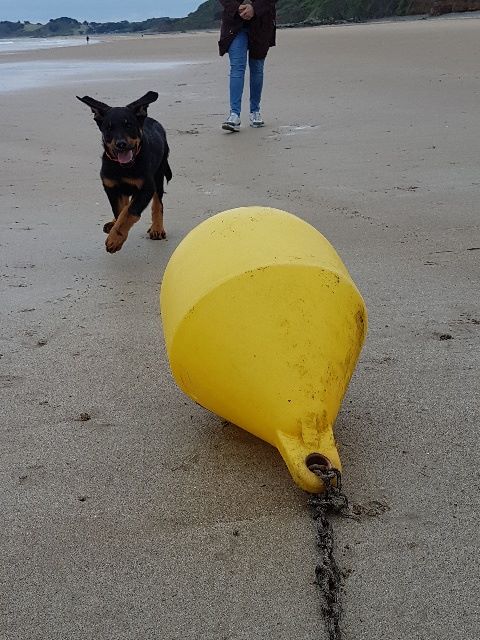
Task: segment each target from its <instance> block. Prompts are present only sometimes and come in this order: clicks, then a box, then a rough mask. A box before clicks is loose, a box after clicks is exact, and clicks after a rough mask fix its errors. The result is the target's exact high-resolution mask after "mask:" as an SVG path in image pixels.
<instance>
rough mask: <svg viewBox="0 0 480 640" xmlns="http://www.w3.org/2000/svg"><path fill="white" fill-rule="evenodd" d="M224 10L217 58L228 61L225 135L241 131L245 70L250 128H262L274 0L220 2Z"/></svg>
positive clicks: (272, 32)
mask: <svg viewBox="0 0 480 640" xmlns="http://www.w3.org/2000/svg"><path fill="white" fill-rule="evenodd" d="M220 4H221V5H222V6H223V14H222V24H221V29H220V40H219V42H218V47H219V52H220V55H221V56H223V55H224V54H225V53H227V52H228V56H229V58H230V116H229V117H228V118H227V119H226V120H225V121H224V122H223V123H222V129H225V130H226V131H239V130H240V124H241V121H240V114H241V110H242V95H243V87H244V81H245V70H246V67H247V54H248V65H249V69H250V126H251V127H263V125H264V121H263V118H262V115H261V111H260V102H261V98H262V90H263V70H264V64H265V58H266V57H267V53H268V50H269V48H270V47H273V46H275V35H276V23H275V19H276V10H275V5H276V0H242V1H241V2H237V1H235V0H220Z"/></svg>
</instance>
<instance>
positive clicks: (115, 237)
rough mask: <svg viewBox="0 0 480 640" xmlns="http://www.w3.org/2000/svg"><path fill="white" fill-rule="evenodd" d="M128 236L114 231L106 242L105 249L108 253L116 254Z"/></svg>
mask: <svg viewBox="0 0 480 640" xmlns="http://www.w3.org/2000/svg"><path fill="white" fill-rule="evenodd" d="M126 239H127V238H126V236H124V235H122V234H121V233H119V232H118V231H117V230H116V229H112V230H111V231H110V233H109V234H108V237H107V239H106V240H105V248H106V249H107V251H108V253H116V252H117V251H120V249H121V248H122V247H123V243H124V242H125V240H126Z"/></svg>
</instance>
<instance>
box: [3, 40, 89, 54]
mask: <svg viewBox="0 0 480 640" xmlns="http://www.w3.org/2000/svg"><path fill="white" fill-rule="evenodd" d="M96 42H101V41H100V40H98V39H92V38H91V39H90V44H95V43H96ZM81 44H84V45H85V46H86V45H87V43H86V40H85V38H84V37H83V36H82V37H70V38H12V39H11V40H8V39H6V38H3V39H2V38H0V55H2V54H9V53H16V52H18V51H34V50H35V49H56V48H58V47H77V46H79V45H81Z"/></svg>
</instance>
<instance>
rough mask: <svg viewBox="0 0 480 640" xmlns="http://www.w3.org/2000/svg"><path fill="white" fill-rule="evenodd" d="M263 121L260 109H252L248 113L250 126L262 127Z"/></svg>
mask: <svg viewBox="0 0 480 640" xmlns="http://www.w3.org/2000/svg"><path fill="white" fill-rule="evenodd" d="M264 124H265V122H264V121H263V118H262V114H261V113H260V111H252V113H251V114H250V126H251V127H263V125H264Z"/></svg>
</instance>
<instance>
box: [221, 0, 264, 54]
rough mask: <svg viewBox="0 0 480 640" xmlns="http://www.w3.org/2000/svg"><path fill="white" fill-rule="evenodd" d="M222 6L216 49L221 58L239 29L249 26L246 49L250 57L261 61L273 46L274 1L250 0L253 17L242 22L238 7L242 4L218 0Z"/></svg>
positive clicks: (234, 1) (228, 0)
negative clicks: (253, 12)
mask: <svg viewBox="0 0 480 640" xmlns="http://www.w3.org/2000/svg"><path fill="white" fill-rule="evenodd" d="M220 4H221V5H222V6H223V14H222V26H221V29H220V40H219V42H218V48H219V50H220V55H221V56H223V54H224V53H226V52H227V51H228V49H229V47H230V45H231V44H232V42H233V40H234V39H235V36H236V35H237V33H238V32H239V31H240V30H241V28H242V27H243V26H244V25H245V24H248V25H249V29H248V48H249V52H250V57H251V58H254V59H257V60H262V59H263V58H265V57H266V55H267V53H268V49H269V48H270V47H273V46H275V30H276V24H275V18H276V13H275V4H276V0H252V5H253V9H254V11H255V15H254V16H253V18H252V19H251V20H248V21H246V20H242V18H241V17H240V15H239V13H238V7H239V6H240V5H241V4H242V3H241V2H239V1H238V0H220Z"/></svg>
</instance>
